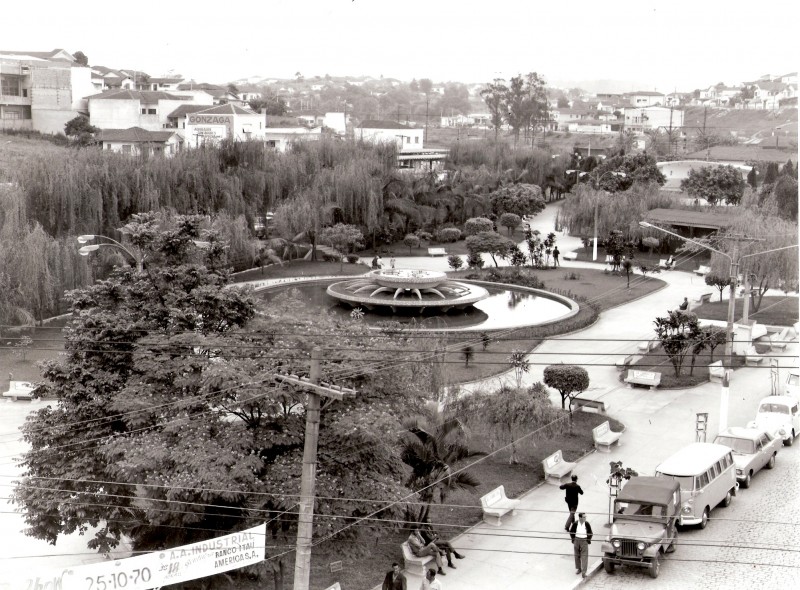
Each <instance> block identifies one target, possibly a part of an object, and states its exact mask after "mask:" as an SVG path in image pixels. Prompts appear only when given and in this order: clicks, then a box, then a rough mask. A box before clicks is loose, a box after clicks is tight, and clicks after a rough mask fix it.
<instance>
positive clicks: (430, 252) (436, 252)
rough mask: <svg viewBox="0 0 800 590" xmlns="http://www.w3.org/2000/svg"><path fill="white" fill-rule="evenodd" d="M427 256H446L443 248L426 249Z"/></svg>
mask: <svg viewBox="0 0 800 590" xmlns="http://www.w3.org/2000/svg"><path fill="white" fill-rule="evenodd" d="M428 256H447V250H445V249H444V248H428Z"/></svg>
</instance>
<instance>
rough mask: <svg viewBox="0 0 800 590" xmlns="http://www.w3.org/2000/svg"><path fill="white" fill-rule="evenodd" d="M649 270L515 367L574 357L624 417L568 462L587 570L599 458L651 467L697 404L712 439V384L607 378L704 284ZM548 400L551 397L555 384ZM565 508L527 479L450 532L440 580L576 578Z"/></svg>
mask: <svg viewBox="0 0 800 590" xmlns="http://www.w3.org/2000/svg"><path fill="white" fill-rule="evenodd" d="M558 206H559V204H558V203H553V204H550V205H548V207H547V209H546V210H545V211H544V212H543V213H542V214H540V215H539V216H537V217H536V218H535V219H534V220H533V225H534V228H535V229H539V230H540V231H542V232H543V233H546V232H549V231H552V228H553V223H554V219H555V212H556V210H557V208H558ZM557 244H558V246H559V250H560V251H561V252H562V253H565V252H569V251H570V250H575V249H577V248H579V247H580V246H581V243H580V240H579V239H577V238H572V237H569V236H561V235H559V237H558V241H557ZM598 258H599V257H598ZM396 264H397V266H398V267H400V268H403V267H409V268H410V267H416V268H430V269H432V270H442V269H446V268H447V261H446V259H445V260H442V259H441V258H439V259H437V258H403V257H397V258H396ZM563 266H564V268H570V267H576V268H580V267H594V268H597V265H596V264H592V263H586V262H583V263H581V262H575V261H563ZM659 278H661V279H663V280H665V281H666V282H667V286H666V287H665V288H663V289H661V290H659V291H657V292H655V293H652V294H650V295H647V296H645V297H643V298H641V299H639V300H636V301H633V302H630V303H627V304H625V305H620V306H619V307H616V308H613V309H610V310H607V311H605V312H603V313H601V314H600V318H599V319H598V321H597V322H596V323H595V324H594V325H592V326H590V327H589V328H587V329H585V330H583V331H580V332H576V333H572V334H569V335H566V336H561V337H556V338H552V339H548V340H547V341H545V342H543V343H542V344H541V345H540V346H539V347H538V348H537V349H536V350H535V351H533V352H532V353H531V354H529V355H528V360H529V361H530V363H531V370H530V372H529V373H528V374H526V375H525V377H524V383H525V384H531V383H534V382H535V381H540V380H542V372H543V370H544V367H545V366H547V365H549V364H554V363H559V362H563V363H568V364H579V365H581V366H583V367H585V368H586V369H587V370H588V371H589V376H590V382H591V386H590V390H589V392H588V393H589V394H590V395H592V396H593V397H596V398H602V399H603V401H604V402H605V404H606V408H607V414H608V415H609V416H612V417H614V418H616V419H618V420H620V421H621V422H622V423H624V424H625V425H626V430H625V433H624V434H623V435H622V439H621V444H620V445H618V446H615V447H612V450H611V452H610V453H590V454H589V455H587V456H586V457H584V458H583V459H581V460H580V461H579V463H578V466H577V468H576V470H575V473H576V474H577V475H578V476H579V483H580V484H581V486H582V487H583V489H584V492H585V493H584V495H583V496H581V502H580V509H581V510H584V511H586V512H587V513H588V516H589V521H590V522H591V524H592V526H593V528H594V531H595V542H593V543H592V544H591V545H590V571H592V572H596V571H597V570H598V569H599V568H600V566H601V561H600V545H601V542H602V540H603V538H604V537H605V535H606V534H607V528H605V527H604V524H605V523H606V522H607V510H608V488H607V486H606V484H605V481H606V478H607V477H608V472H609V461H612V460H613V461H622V462H623V464H624V465H625V466H626V467H632V468H634V469H636V470H637V471H638V472H639V473H640V474H642V475H648V474H653V472H654V470H655V467H656V466H657V465H658V463H659V462H661V461H662V460H663V459H665V458H666V457H667V456H669V455H670V454H672V453H673V452H675V451H676V450H678V449H679V448H681V447H683V446H685V445H686V444H689V443H691V442H693V441H694V440H695V418H696V414H697V413H698V412H708V413H709V424H708V436H709V439H713V436H714V434H715V433H716V432H717V430H718V424H719V405H720V402H719V400H720V385H719V384H716V383H705V384H703V385H700V386H697V387H694V388H691V389H673V390H657V391H649V390H646V389H639V388H637V389H629V388H627V387H625V386H624V385H622V384H621V383H620V382H619V380H618V378H617V375H618V374H617V371H616V369H615V367H614V366H613V365H614V362H615V361H616V360H617V358H619V357H620V356H623V355H627V354H631V353H633V352H635V351H636V350H637V346H638V343H639V342H640V341H642V340H646V339H650V338H652V337H653V328H652V322H653V319H654V318H655V317H656V315H663V314H664V312H666V311H667V310H669V309H674V308H675V307H676V306H677V305H678V304H679V303H680V302H681V301H682V300H683V298H684V297H688V298H689V300H690V301H691V300H692V299H693V298H694V297H696V296H697V295H699V294H700V293H704V292H707V291H708V290H709V287H708V286H707V285H706V284H705V282H704V281H703V279H702V277H698V276H695V275H693V274H691V273H686V272H680V271H668V272H663V273H661V275H659ZM798 350H800V346H798V344H797V343H792V344H790V345H789V346H788V347H787V349H786V351H784V352H782V353H780V356H779V357H777V356H776V357H775V358H778V362H779V366H780V369H779V371H781V373H780V375H781V377H782V376H783V375H785V370H786V368H787V367H792V366H797V365H798V361H797V357H798ZM763 364H764V365H765V366H764V367H758V368H742V369H738V370H737V371H736V372H735V375H734V378H733V380H732V383H731V387H730V400H731V401H730V409H729V419H728V422H729V424H731V425H743V424H746V423H747V422H748V421H749V420H751V419H752V418H753V416H754V415H755V409H756V407H757V404H758V401H759V400H760V399H761V398H762V397H763V396H765V395H768V394H769V392H770V374H769V373H770V371H769V363H768V362H765V363H763ZM507 378H510V372H509V373H507V374H505V375H501V376H499V377H493V378H490V379H488V380H485V381H484V382H482V383H481V385H482V386H484V387H497V385H498V382H499V381H500V380H502V379H507ZM553 401H554V403H556V404H558V405H559V406H560V403H561V401H560V396H558V394H555V397H554V400H553ZM497 483H498V484H499V483H502V482H497ZM734 506H735V504H734ZM566 516H567V511H566V506H565V504H564V495H563V492H561V491H560V490H559V489H558V487H557V486H552V485H548V484H543V485H540V486H539V487H537V488H534V489H533V490H531V491H529V492H527V493H526V494H524V495H523V496H522V497H521V503H520V506H519V508H518V510H517V514H516V515H514V516H513V517H510V518H509V517H507V518H505V519H504V520H503V525H502V526H500V527H494V526H489V525H486V524H484V523H480V524H478V525H476V526H475V527H473V528H471V529H470V530H469V531H468V532H466V533H464V534H462V535H460V536H458V537H456V538H455V539H454V540H453V545H454V546H456V547H457V548H458V549H459V550H460V551H463V552H464V553H465V554H466V556H467V558H466V559H464V560H461V561H459V562H458V564H457V565H458V569H457V570H450V569H448V570H447V574H448V575H447V578H446V579H445V581H444V583H445V584H446V586H447V587H448V588H454V589H456V588H457V589H459V590H484V589H486V588H504V589H507V590H523V589H524V590H528V589H529V588H531V587H533V586H535V587H542V588H550V589H551V590H552V589H567V588H574V587H577V586H579V585H580V584H581V578H580V577H579V576H576V575H575V568H574V565H573V557H572V545H571V543H570V542H569V537H568V535H567V534H566V533H565V532H564V522H565V520H566ZM398 551H399V548H398ZM388 565H389V564H387V569H388ZM534 581H535V582H534ZM419 584H420V581H419V579H418V578H417V577H414V576H410V577H409V586H408V587H409V588H417V587H418V586H419ZM378 588H379V587H378Z"/></svg>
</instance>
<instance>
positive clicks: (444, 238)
mask: <svg viewBox="0 0 800 590" xmlns="http://www.w3.org/2000/svg"><path fill="white" fill-rule="evenodd" d="M460 237H461V230H460V229H458V228H457V227H445V228H442V229H440V230H439V231H438V232H436V239H437V240H439V241H440V242H442V243H445V244H449V243H451V242H456V241H458V239H459V238H460Z"/></svg>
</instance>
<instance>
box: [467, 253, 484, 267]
mask: <svg viewBox="0 0 800 590" xmlns="http://www.w3.org/2000/svg"><path fill="white" fill-rule="evenodd" d="M467 266H468V267H469V268H475V269H481V268H483V257H482V256H481V254H480V252H472V253H471V254H470V255H469V256H467Z"/></svg>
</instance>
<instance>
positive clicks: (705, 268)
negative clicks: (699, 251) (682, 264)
mask: <svg viewBox="0 0 800 590" xmlns="http://www.w3.org/2000/svg"><path fill="white" fill-rule="evenodd" d="M710 272H711V267H708V266H702V265H701V266H698V267H697V270H696V271H694V274H696V275H700V276H701V277H702V276H705V275H707V274H708V273H710Z"/></svg>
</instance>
